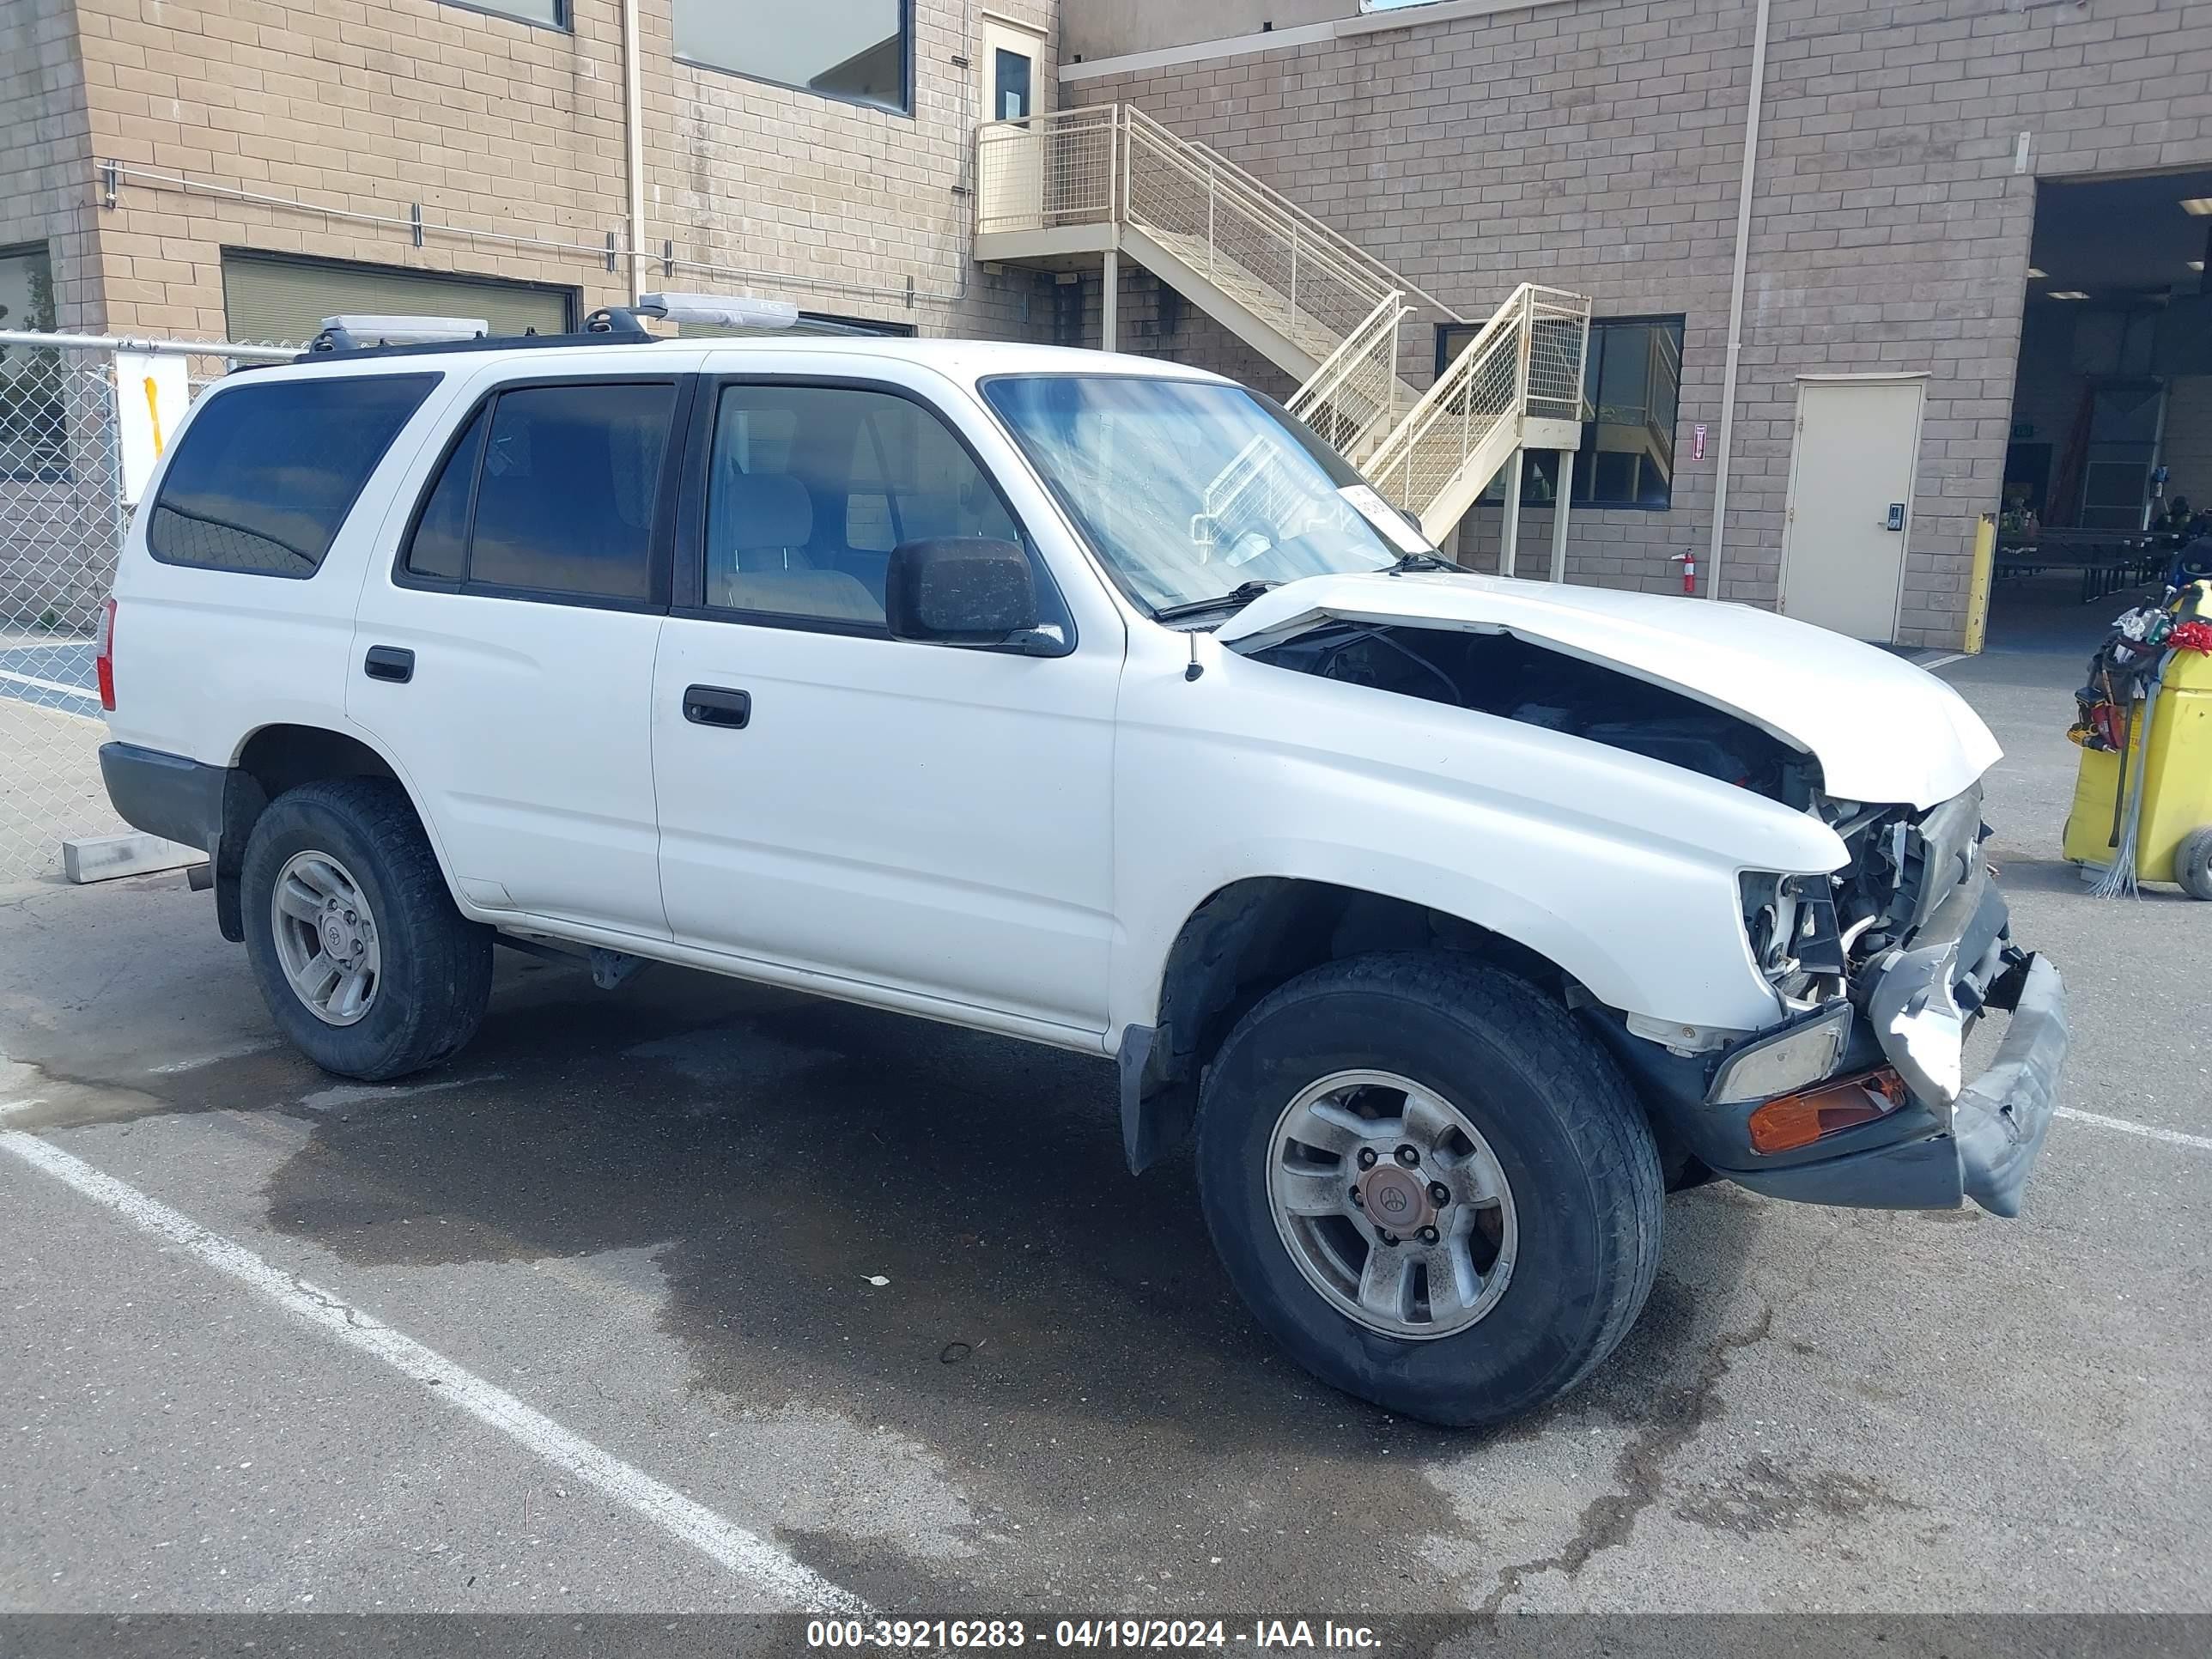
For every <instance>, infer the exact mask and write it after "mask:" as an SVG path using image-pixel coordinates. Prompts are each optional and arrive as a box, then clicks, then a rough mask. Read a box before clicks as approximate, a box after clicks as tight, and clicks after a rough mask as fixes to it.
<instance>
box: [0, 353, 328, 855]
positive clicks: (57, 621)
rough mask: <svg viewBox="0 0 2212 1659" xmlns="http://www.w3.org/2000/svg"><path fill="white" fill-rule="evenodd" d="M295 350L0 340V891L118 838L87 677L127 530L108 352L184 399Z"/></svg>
mask: <svg viewBox="0 0 2212 1659" xmlns="http://www.w3.org/2000/svg"><path fill="white" fill-rule="evenodd" d="M294 349H296V348H289V347H276V346H266V345H260V346H249V345H239V344H234V343H228V342H205V341H155V340H120V339H110V338H104V337H95V336H84V335H57V334H37V333H23V332H9V331H0V882H9V881H16V880H21V879H24V878H28V877H35V876H40V875H43V874H46V873H47V872H50V871H52V870H53V869H55V868H57V867H58V866H59V864H60V862H61V843H62V842H63V840H64V838H65V837H70V836H97V835H106V834H112V833H114V832H116V831H118V830H120V829H124V828H125V827H126V826H125V825H124V824H122V823H119V822H118V820H117V819H116V817H115V815H114V811H113V810H112V808H111V807H110V806H109V805H108V803H107V792H106V788H105V787H103V786H102V784H101V782H100V759H99V751H100V744H101V743H102V742H104V741H105V740H106V734H107V729H106V725H105V723H104V722H103V720H102V719H101V717H100V691H99V688H98V684H97V680H96V678H95V675H94V667H93V659H94V654H95V653H96V651H97V648H98V647H97V643H96V638H95V636H96V633H97V629H98V627H99V623H100V610H101V606H102V604H103V602H104V601H105V600H106V598H107V593H108V590H109V588H110V586H112V584H113V581H114V579H115V557H116V552H117V550H118V548H119V547H120V546H121V545H122V542H123V537H124V535H125V532H126V531H127V530H128V529H129V528H130V523H131V507H130V506H129V504H128V503H127V502H126V501H125V488H124V478H123V465H122V454H123V444H122V433H121V429H120V417H119V410H120V403H119V395H120V394H119V392H118V352H124V351H130V352H140V353H147V354H150V355H152V356H155V357H157V358H161V357H172V358H181V359H182V360H183V361H184V362H185V373H186V378H187V381H188V384H189V385H190V386H191V391H192V392H193V393H194V394H195V395H197V392H198V390H199V388H200V387H201V386H204V385H206V384H207V383H208V382H210V381H211V380H217V379H220V378H221V377H222V375H223V374H227V373H228V372H229V370H230V369H231V368H234V367H236V366H238V365H239V364H240V363H245V362H282V361H283V360H285V359H287V358H289V356H291V355H292V352H293V350H294ZM128 361H130V360H129V359H125V362H128Z"/></svg>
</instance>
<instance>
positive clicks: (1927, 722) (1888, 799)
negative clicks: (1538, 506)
mask: <svg viewBox="0 0 2212 1659" xmlns="http://www.w3.org/2000/svg"><path fill="white" fill-rule="evenodd" d="M1331 621H1339V622H1348V623H1398V624H1401V625H1403V626H1406V627H1409V628H1451V629H1466V630H1468V632H1471V633H1480V634H1510V635H1513V636H1514V637H1516V639H1520V640H1523V641H1528V643H1530V644H1533V645H1541V646H1544V647H1548V648H1549V649H1551V650H1554V651H1559V652H1563V653H1565V654H1567V655H1569V656H1573V657H1580V658H1583V659H1587V660H1589V661H1590V662H1595V663H1599V664H1602V665H1605V666H1607V667H1609V668H1614V669H1618V670H1619V671H1621V672H1622V673H1626V674H1633V675H1635V676H1636V677H1637V678H1639V679H1644V680H1649V681H1650V682H1651V683H1652V684H1655V685H1663V686H1666V687H1668V689H1669V690H1675V691H1679V692H1680V693H1682V694H1683V695H1684V696H1689V697H1694V698H1696V699H1697V700H1698V701H1699V702H1704V703H1709V704H1711V706H1712V707H1713V708H1720V709H1725V710H1726V711H1727V712H1728V713H1729V714H1735V715H1737V716H1740V717H1741V719H1743V720H1748V721H1750V722H1751V723H1752V724H1753V725H1754V726H1759V727H1760V728H1762V729H1763V730H1765V731H1766V732H1771V733H1772V734H1773V735H1774V736H1775V737H1777V738H1780V739H1781V740H1782V741H1783V742H1784V743H1787V744H1791V745H1792V746H1794V747H1796V748H1798V749H1802V750H1806V751H1808V753H1810V754H1812V755H1813V756H1814V757H1816V758H1818V760H1819V761H1820V772H1821V775H1822V777H1823V778H1824V779H1825V781H1826V786H1827V791H1828V793H1830V794H1831V795H1833V796H1838V797H1840V798H1842V799H1846V800H1856V801H1865V802H1869V803H1880V804H1882V805H1891V804H1896V803H1906V804H1910V805H1913V806H1916V807H1928V806H1933V805H1936V803H1937V802H1938V801H1943V800H1948V799H1950V798H1951V797H1952V796H1954V795H1955V794H1957V793H1960V791H1961V790H1963V789H1965V788H1966V786H1967V785H1969V784H1971V783H1972V782H1973V781H1974V780H1975V779H1977V778H1978V777H1979V776H1981V775H1982V774H1983V773H1984V772H1985V771H1987V770H1988V769H1989V768H1990V765H1991V763H1994V762H1995V761H1996V758H1997V757H1998V755H1999V754H2000V753H2002V750H1999V749H1998V747H1997V742H1996V738H1993V737H1991V736H1990V729H1989V727H1988V726H1984V725H1983V724H1982V721H1981V718H1980V716H1978V714H1975V713H1974V711H1973V710H1972V709H1971V708H1967V707H1966V702H1965V701H1964V700H1963V699H1962V698H1960V696H1959V694H1958V693H1957V692H1955V691H1954V690H1952V689H1951V688H1950V687H1949V686H1948V685H1946V684H1944V683H1943V682H1942V681H1941V680H1939V679H1937V678H1936V677H1935V676H1934V675H1933V674H1930V673H1928V672H1927V671H1924V670H1923V669H1918V668H1916V667H1914V666H1913V665H1911V663H1909V662H1906V661H1905V660H1904V659H1902V658H1900V657H1894V656H1892V655H1891V654H1890V653H1887V652H1886V651H1881V650H1878V649H1876V648H1875V647H1873V646H1870V645H1863V644H1861V643H1860V642H1859V641H1857V640H1853V639H1847V638H1845V637H1844V635H1841V634H1833V633H1831V632H1829V631H1828V630H1827V629H1825V628H1814V627H1813V626H1812V625H1811V624H1809V623H1801V622H1792V621H1791V620H1790V619H1789V618H1788V617H1778V616H1775V615H1773V614H1771V612H1768V611H1754V610H1752V609H1751V608H1750V607H1749V606H1747V605H1717V604H1715V603H1713V602H1712V601H1711V600H1709V599H1674V598H1669V597H1668V596H1667V595H1664V594H1658V593H1634V592H1620V591H1618V590H1616V589H1613V588H1603V587H1573V586H1560V585H1558V584H1554V583H1550V582H1533V581H1518V580H1512V579H1510V578H1503V577H1494V576H1477V575H1467V574H1455V573H1452V572H1449V571H1437V572H1420V573H1411V572H1409V573H1407V574H1404V575H1391V574H1374V575H1350V576H1309V577H1306V578H1304V580H1298V581H1293V582H1286V583H1285V584H1284V585H1283V586H1280V587H1278V588H1275V589H1273V590H1272V591H1271V592H1267V593H1263V594H1261V596H1260V597H1259V598H1258V599H1255V600H1253V601H1252V602H1251V603H1250V604H1249V605H1246V606H1245V607H1244V609H1243V611H1239V612H1238V613H1237V615H1236V616H1235V617H1231V619H1230V620H1229V621H1228V622H1226V623H1224V624H1222V626H1221V628H1220V629H1219V631H1218V634H1217V635H1216V637H1217V638H1218V639H1219V640H1220V641H1221V642H1222V643H1223V644H1224V645H1225V646H1228V647H1230V648H1231V649H1232V650H1235V651H1239V652H1243V653H1251V652H1254V651H1260V650H1264V649H1266V648H1267V647H1269V646H1273V645H1279V644H1281V643H1282V642H1283V641H1285V640H1288V639H1291V638H1293V637H1295V636H1296V635H1299V634H1303V633H1304V632H1305V631H1306V630H1308V629H1312V628H1316V627H1318V626H1320V625H1321V624H1322V623H1328V622H1331Z"/></svg>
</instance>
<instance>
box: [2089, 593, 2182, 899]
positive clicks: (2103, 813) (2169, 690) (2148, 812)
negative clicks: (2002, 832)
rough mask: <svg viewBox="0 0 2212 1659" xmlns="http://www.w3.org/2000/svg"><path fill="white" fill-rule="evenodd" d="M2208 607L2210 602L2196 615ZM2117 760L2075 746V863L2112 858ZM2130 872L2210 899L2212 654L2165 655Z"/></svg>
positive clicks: (2130, 758) (2131, 757) (2138, 722)
mask: <svg viewBox="0 0 2212 1659" xmlns="http://www.w3.org/2000/svg"><path fill="white" fill-rule="evenodd" d="M2203 593H2204V590H2203V588H2202V587H2199V588H2198V589H2197V590H2196V595H2195V597H2197V598H2198V599H2200V600H2201V599H2202V596H2203ZM2208 613H2212V605H2204V606H2203V609H2202V610H2201V611H2199V613H2198V614H2208ZM2142 707H2143V706H2142V703H2140V702H2137V703H2136V704H2135V705H2134V714H2133V715H2132V719H2133V720H2134V725H2133V726H2132V727H2131V729H2130V732H2129V734H2128V744H2129V752H2128V754H2127V756H2126V760H2127V763H2128V769H2129V770H2130V772H2132V771H2133V770H2134V769H2135V752H2134V746H2135V745H2136V744H2138V743H2140V742H2141V741H2142ZM2121 759H2122V757H2120V756H2118V755H2116V754H2114V753H2112V751H2111V750H2106V749H2086V748H2085V749H2084V750H2082V751H2081V774H2080V775H2079V776H2078V777H2077V778H2076V779H2075V784H2074V810H2073V811H2072V812H2070V813H2069V814H2068V815H2067V819H2066V856H2067V857H2068V858H2069V860H2072V861H2073V862H2075V864H2079V865H2082V866H2087V867H2090V868H2093V869H2103V868H2105V867H2106V866H2110V865H2111V864H2112V854H2113V846H2114V841H2113V828H2112V826H2113V824H2114V823H2115V822H2116V820H2117V819H2118V800H2119V794H2120V788H2121V771H2120V763H2121ZM2136 878H2137V879H2139V880H2142V881H2172V882H2179V883H2180V884H2181V885H2182V886H2183V887H2184V888H2185V890H2187V891H2188V892H2189V894H2190V895H2191V897H2194V898H2201V899H2212V655H2208V654H2206V653H2203V652H2202V651H2176V652H2173V653H2171V654H2170V655H2169V656H2168V657H2167V658H2166V675H2165V682H2164V684H2162V685H2161V686H2160V688H2159V693H2158V708H2157V711H2156V712H2155V714H2154V715H2153V717H2152V720H2151V723H2150V753H2149V754H2148V756H2146V757H2144V761H2143V804H2142V823H2141V825H2140V827H2139V829H2138V830H2137V832H2136Z"/></svg>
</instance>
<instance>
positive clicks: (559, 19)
mask: <svg viewBox="0 0 2212 1659" xmlns="http://www.w3.org/2000/svg"><path fill="white" fill-rule="evenodd" d="M447 3H448V4H450V5H456V6H461V7H464V8H465V9H468V10H470V11H489V12H494V13H496V14H497V15H500V16H501V17H512V18H513V19H514V21H516V22H518V23H538V24H541V25H543V26H544V27H546V28H550V29H565V28H567V27H568V0H447Z"/></svg>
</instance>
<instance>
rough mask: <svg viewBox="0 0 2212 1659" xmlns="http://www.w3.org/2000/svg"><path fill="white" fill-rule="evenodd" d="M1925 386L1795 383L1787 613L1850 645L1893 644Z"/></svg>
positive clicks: (1911, 382) (1915, 382)
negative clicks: (1845, 636)
mask: <svg viewBox="0 0 2212 1659" xmlns="http://www.w3.org/2000/svg"><path fill="white" fill-rule="evenodd" d="M1925 390H1926V382H1925V381H1924V380H1922V379H1920V378H1918V377H1914V378H1911V379H1899V380H1802V381H1800V382H1799V383H1798V391H1797V435H1796V447H1795V449H1794V451H1793V453H1792V454H1791V457H1790V506H1789V513H1788V516H1789V523H1788V525H1787V526H1786V528H1785V530H1784V536H1783V547H1782V611H1783V614H1784V616H1788V617H1796V618H1797V619H1798V620H1800V621H1801V622H1808V623H1819V624H1820V626H1821V627H1823V628H1832V629H1835V630H1836V631H1837V632H1838V634H1848V635H1851V636H1852V637H1853V638H1854V639H1861V640H1876V641H1888V640H1893V639H1894V638H1896V637H1897V609H1898V599H1899V595H1900V594H1901V593H1902V592H1903V590H1904V584H1905V544H1906V541H1907V538H1909V537H1910V536H1911V527H1912V479H1913V475H1914V474H1915V473H1916V472H1917V471H1918V470H1919V465H1920V410H1921V402H1922V399H1923V396H1924V395H1925Z"/></svg>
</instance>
